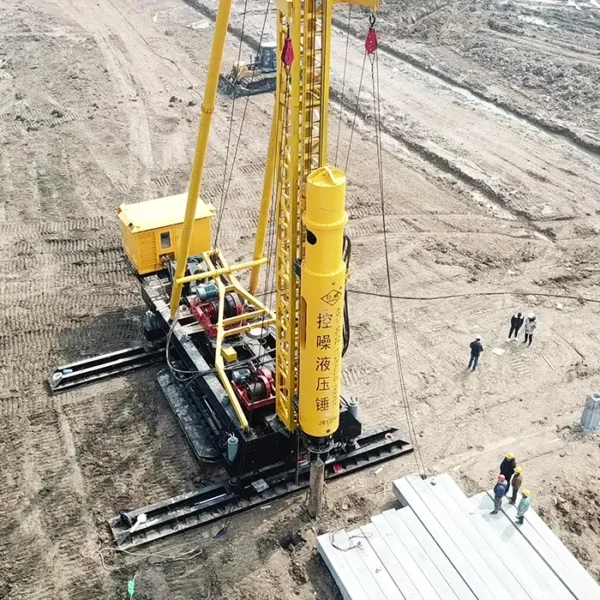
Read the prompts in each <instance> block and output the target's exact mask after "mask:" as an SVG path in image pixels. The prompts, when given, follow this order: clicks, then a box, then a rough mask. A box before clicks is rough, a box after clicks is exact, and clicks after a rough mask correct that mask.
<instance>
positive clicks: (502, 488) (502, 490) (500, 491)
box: [491, 475, 507, 515]
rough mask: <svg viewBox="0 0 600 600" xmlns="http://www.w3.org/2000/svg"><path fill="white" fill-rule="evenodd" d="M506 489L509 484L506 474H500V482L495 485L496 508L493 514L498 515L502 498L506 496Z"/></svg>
mask: <svg viewBox="0 0 600 600" xmlns="http://www.w3.org/2000/svg"><path fill="white" fill-rule="evenodd" d="M506 490H507V485H506V481H505V478H504V475H498V483H496V485H495V486H494V510H493V511H492V512H491V514H492V515H497V514H498V511H499V510H500V508H501V507H502V498H504V494H506Z"/></svg>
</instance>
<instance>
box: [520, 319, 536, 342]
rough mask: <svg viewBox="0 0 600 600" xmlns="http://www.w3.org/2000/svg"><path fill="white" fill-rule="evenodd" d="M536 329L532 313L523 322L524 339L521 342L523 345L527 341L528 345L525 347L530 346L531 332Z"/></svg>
mask: <svg viewBox="0 0 600 600" xmlns="http://www.w3.org/2000/svg"><path fill="white" fill-rule="evenodd" d="M536 327H537V320H536V317H535V315H534V314H533V313H529V314H528V315H527V319H526V320H525V339H524V340H523V343H524V344H525V343H526V342H527V341H529V343H528V344H527V345H528V346H531V342H532V341H533V332H534V331H535V328H536Z"/></svg>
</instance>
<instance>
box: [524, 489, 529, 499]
mask: <svg viewBox="0 0 600 600" xmlns="http://www.w3.org/2000/svg"><path fill="white" fill-rule="evenodd" d="M523 496H525V498H527V497H528V496H531V492H530V491H529V490H523Z"/></svg>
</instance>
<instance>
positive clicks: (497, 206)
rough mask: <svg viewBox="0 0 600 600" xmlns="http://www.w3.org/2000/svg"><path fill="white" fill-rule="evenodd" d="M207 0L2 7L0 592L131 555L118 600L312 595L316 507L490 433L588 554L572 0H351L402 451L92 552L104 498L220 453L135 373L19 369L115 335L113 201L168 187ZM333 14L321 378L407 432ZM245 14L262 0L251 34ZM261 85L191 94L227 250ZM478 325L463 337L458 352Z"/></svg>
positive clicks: (181, 475)
mask: <svg viewBox="0 0 600 600" xmlns="http://www.w3.org/2000/svg"><path fill="white" fill-rule="evenodd" d="M265 5H266V3H265V2H260V3H259V2H257V1H256V0H248V2H247V4H246V6H244V5H243V3H236V5H235V7H234V14H233V15H232V35H230V36H229V42H228V47H227V49H226V55H225V60H224V67H223V68H224V70H226V69H229V67H230V65H231V63H232V62H233V61H234V60H236V59H237V58H238V47H239V37H236V32H237V34H239V33H240V31H241V29H242V28H243V29H244V32H245V34H246V36H247V37H248V39H247V40H246V41H247V42H248V43H249V44H255V43H256V42H257V41H258V39H259V38H260V34H261V31H262V24H263V21H264V19H265ZM215 7H216V2H215V0H186V1H184V0H138V1H136V2H131V1H128V0H96V1H94V2H88V1H81V0H48V1H47V2H43V3H42V2H35V1H34V0H4V2H2V4H1V6H0V39H1V40H2V44H1V45H0V100H1V104H0V262H1V268H0V474H1V476H0V598H6V599H8V600H41V599H47V600H71V599H72V600H75V599H80V600H93V599H103V600H112V599H114V600H117V599H122V598H125V597H126V591H127V581H128V580H129V579H131V578H132V577H133V576H134V575H136V574H137V578H136V591H135V596H134V598H135V600H143V599H145V600H150V599H153V600H163V599H167V598H168V599H169V600H188V599H190V598H198V599H208V598H229V599H231V600H238V599H239V600H242V599H247V600H251V599H256V600H258V599H264V598H277V599H280V598H281V599H287V598H300V599H304V600H306V599H308V598H327V599H329V598H337V597H338V595H337V594H338V592H337V590H336V588H335V585H334V583H333V580H332V579H331V577H330V575H329V573H328V572H327V570H326V568H325V567H324V565H323V563H322V562H321V560H320V558H319V557H318V555H317V553H316V548H315V539H316V535H317V533H319V532H323V531H328V530H332V529H335V528H336V527H338V526H339V527H340V528H342V527H344V528H347V527H348V526H349V525H351V524H353V523H365V522H367V521H368V517H369V515H371V514H373V513H375V512H377V511H380V510H382V509H384V508H388V507H389V506H390V505H391V503H392V501H393V495H392V492H391V480H392V479H393V478H394V477H398V476H400V475H404V474H408V473H411V472H416V471H417V462H416V460H415V458H420V459H422V463H423V464H424V465H425V467H426V469H427V471H428V472H429V473H435V472H440V473H441V472H450V473H451V474H452V475H453V476H454V477H455V478H456V479H457V480H458V481H459V483H460V484H461V485H462V487H463V488H464V489H465V490H466V491H467V492H468V493H475V492H479V491H482V490H484V489H486V488H488V487H490V485H491V484H492V482H493V481H494V478H495V476H496V473H497V470H498V465H499V462H500V460H501V458H502V456H503V455H504V454H505V453H506V452H507V451H512V452H514V453H515V454H516V455H517V459H518V462H519V463H520V464H521V465H522V467H523V470H524V480H525V485H526V486H527V487H528V488H529V489H530V490H531V491H532V501H533V504H534V506H535V507H536V509H537V510H538V512H539V513H540V514H541V515H542V516H543V517H544V518H545V519H546V521H547V522H548V523H549V524H550V526H551V527H552V528H553V529H554V530H555V531H556V532H557V534H558V535H559V536H560V537H561V539H563V540H564V542H565V543H566V544H567V546H568V547H569V548H570V549H571V550H572V551H573V552H574V553H575V555H576V556H577V557H578V558H579V560H581V561H582V563H583V564H584V565H586V566H587V567H588V568H589V569H590V571H591V572H592V573H593V575H594V576H595V577H596V578H599V577H600V567H599V565H600V542H599V541H598V540H600V517H599V515H600V472H599V470H598V466H599V464H600V439H599V438H598V436H584V435H582V434H580V433H578V429H577V423H578V420H579V418H580V415H581V412H582V409H583V405H584V402H585V398H586V395H587V394H588V393H589V392H591V391H594V390H596V391H597V390H598V389H599V388H600V358H599V357H600V330H599V329H598V322H599V321H598V319H599V313H600V304H599V302H600V293H599V292H598V289H597V288H598V284H599V282H600V267H599V264H600V262H599V258H600V250H599V245H598V234H599V232H600V216H599V215H600V154H599V153H598V144H599V143H600V140H599V139H598V124H599V122H600V111H599V104H598V102H599V96H598V94H599V91H598V90H599V89H600V86H599V83H600V76H599V75H600V62H599V61H600V58H599V57H600V33H599V24H600V9H599V5H598V3H597V2H596V1H595V0H590V1H589V2H580V1H579V0H569V1H568V2H567V1H566V0H545V1H543V2H542V1H541V0H540V1H539V2H529V1H527V0H520V1H518V2H517V1H514V2H512V1H511V2H493V1H491V0H488V1H487V2H475V1H474V0H460V1H456V2H441V1H437V2H436V1H426V2H417V1H416V0H389V1H388V2H386V4H385V6H384V7H383V8H382V10H381V12H380V15H379V17H378V21H377V24H376V27H377V28H378V31H379V38H380V42H381V44H382V48H381V49H380V52H379V59H378V68H379V84H380V85H379V89H380V106H381V113H382V123H381V126H382V136H383V149H384V152H383V158H382V161H383V170H384V197H385V205H386V213H387V228H388V230H389V235H388V244H389V250H390V252H389V258H390V265H389V266H390V271H391V280H392V291H393V294H394V295H396V296H399V297H401V298H399V299H397V300H395V303H394V308H395V314H396V321H397V331H398V341H399V352H400V355H401V358H402V367H403V372H404V380H405V385H406V393H407V396H408V398H409V399H410V407H411V409H412V421H413V423H414V436H415V439H414V441H415V444H416V446H417V448H418V453H415V454H414V455H412V456H409V457H407V458H403V459H401V460H397V461H395V462H392V463H388V464H385V465H384V466H383V467H382V468H377V469H373V470H370V471H366V472H362V473H360V474H357V475H355V476H352V477H351V478H347V479H343V480H339V481H338V482H335V483H332V484H331V485H329V486H327V497H326V501H327V507H326V511H325V514H324V515H323V516H322V517H321V518H320V519H319V520H318V521H317V522H310V521H309V520H308V519H307V518H306V515H305V498H304V497H303V496H294V497H290V498H288V499H287V500H285V501H280V502H276V503H274V504H273V505H271V506H269V507H265V508H264V509H263V510H257V511H255V512H252V513H246V514H243V515H240V516H236V517H234V518H232V519H231V520H230V521H228V522H226V523H225V524H226V525H228V529H227V531H226V534H225V535H222V536H219V537H215V535H216V533H217V532H218V531H219V530H220V529H221V528H222V527H223V524H216V525H214V526H211V527H207V528H204V529H199V530H196V531H192V532H189V533H187V534H185V535H180V536H174V537H172V538H171V539H168V540H165V541H164V542H162V543H160V544H155V545H152V546H149V547H147V548H144V549H142V550H141V551H140V553H136V554H134V555H129V554H120V553H117V552H116V551H115V550H114V548H113V546H112V545H111V540H110V538H109V535H108V530H107V527H106V520H107V519H108V518H109V517H112V516H114V515H115V514H116V513H117V512H118V511H119V510H120V509H123V508H137V507H140V506H143V505H145V504H149V503H152V502H155V501H159V500H162V499H165V498H167V497H169V496H172V495H175V494H178V493H181V492H184V491H187V490H191V489H193V488H194V487H197V486H199V485H202V484H203V483H205V482H208V481H211V480H213V479H214V478H216V477H219V476H220V473H219V472H218V471H217V470H216V469H215V468H211V469H209V468H206V467H202V466H200V465H198V464H197V463H196V462H195V460H194V459H193V457H192V454H191V452H190V451H189V448H188V446H187V443H186V440H185V438H184V436H183V435H182V433H181V431H180V430H179V428H178V425H177V423H176V421H175V419H174V418H173V416H172V414H171V412H170V410H169V407H168V405H167V402H166V401H165V399H164V397H163V396H162V394H161V392H160V390H159V387H158V385H157V383H156V381H155V371H153V370H146V371H144V372H138V373H137V374H134V375H130V376H128V377H123V378H120V379H115V380H111V381H107V382H105V383H102V384H97V385H94V386H90V387H87V388H83V389H80V390H76V391H73V392H69V393H66V394H64V395H61V396H56V397H51V396H49V394H48V393H47V390H46V387H45V385H44V378H45V376H46V375H47V373H48V372H49V371H50V370H51V368H52V367H54V366H55V365H57V364H60V363H64V362H66V361H70V360H76V359H78V358H81V357H85V356H91V355H94V354H98V353H102V352H105V351H110V350H117V349H119V348H122V347H126V346H130V345H134V344H136V343H138V342H139V341H140V340H141V319H142V316H143V310H144V308H143V306H142V301H141V298H140V294H139V290H138V285H137V283H136V280H135V278H134V277H133V275H132V274H131V272H130V271H129V269H128V266H127V264H126V262H125V260H124V258H123V252H122V249H121V241H120V232H119V227H118V222H117V219H116V216H115V208H116V207H117V206H118V205H120V204H121V203H123V202H136V201H141V200H145V199H149V198H154V197H159V196H165V195H169V194H174V193H180V192H183V191H184V190H185V189H186V185H187V180H188V176H189V169H190V163H191V157H192V153H193V147H194V141H195V133H196V129H197V123H198V118H199V116H198V115H199V108H200V100H201V96H202V89H203V83H204V80H205V75H206V70H207V62H208V55H209V51H210V46H211V41H212V33H213V25H214V23H213V18H212V17H213V16H214V10H215ZM244 8H245V9H246V10H245V15H246V18H245V22H244V23H243V24H242V15H243V14H244ZM335 18H336V23H337V24H338V25H337V26H336V29H335V30H334V35H333V47H332V61H331V64H332V98H333V99H334V100H335V102H334V104H333V106H332V112H331V119H330V121H331V122H330V131H329V160H330V162H332V163H335V164H337V165H339V166H340V167H341V168H344V169H346V171H347V176H348V197H347V202H348V212H349V216H350V221H349V225H348V233H349V234H350V236H351V237H352V240H353V256H352V264H351V278H350V281H349V288H350V289H351V290H352V291H351V292H350V294H349V298H350V314H351V319H352V341H351V347H350V350H349V351H348V354H347V356H346V358H345V362H344V374H343V386H344V393H345V395H348V396H350V395H352V396H357V397H359V398H360V401H361V407H362V408H361V411H362V412H361V414H362V416H363V418H364V420H365V421H366V423H367V424H368V425H369V426H377V425H383V424H394V425H397V426H398V427H400V428H401V429H403V430H404V431H405V432H406V435H407V436H408V435H409V430H410V429H411V428H409V427H408V426H407V418H406V411H405V406H404V402H403V398H402V393H401V388H400V384H399V377H398V372H397V367H396V357H395V350H394V341H393V336H392V327H391V318H390V306H389V301H388V299H387V298H386V297H385V296H386V294H387V279H386V264H385V253H384V246H383V235H382V232H383V228H382V214H381V213H382V211H381V199H380V192H379V185H378V173H377V151H376V145H375V130H374V122H373V95H372V77H371V68H370V65H369V62H368V61H367V63H366V67H365V72H364V77H363V82H362V83H363V90H362V94H361V99H362V100H361V103H360V106H359V108H358V111H357V116H356V121H355V122H354V125H353V121H354V106H355V103H356V94H357V90H358V88H359V81H360V79H361V68H362V64H363V49H362V48H363V46H362V44H363V39H364V37H365V35H366V31H367V29H368V18H367V15H365V14H364V13H363V12H361V11H360V10H359V9H358V8H355V9H353V11H352V13H351V14H350V23H351V29H352V31H353V32H354V33H355V34H356V36H357V37H351V38H350V41H349V44H348V46H347V49H346V36H345V33H344V31H345V27H346V23H347V22H348V8H347V7H344V6H341V7H337V8H336V11H335ZM273 24H274V13H273V12H272V7H271V10H270V12H269V14H268V15H267V27H266V36H267V37H268V36H271V35H272V31H273ZM248 53H249V49H248V47H246V46H245V47H244V49H243V52H242V58H247V55H248ZM346 55H347V62H346V61H345V57H346ZM345 64H346V65H347V67H346V69H344V65H345ZM344 71H345V76H344ZM272 103H273V99H272V96H271V95H264V96H257V97H253V98H251V99H250V100H249V102H248V103H247V106H246V101H245V100H243V99H238V100H237V101H236V105H235V114H234V116H233V122H232V123H231V111H232V103H231V100H229V99H227V98H223V97H219V101H218V107H217V110H216V111H215V114H214V119H213V125H214V127H213V131H212V133H211V151H210V155H209V159H208V165H207V170H206V173H205V182H204V188H203V197H204V198H205V199H206V200H208V201H211V202H213V203H214V204H215V205H216V206H217V207H220V206H221V205H222V204H221V203H222V200H223V197H224V193H223V186H225V188H226V190H228V193H227V194H226V197H227V201H226V205H225V208H224V211H223V218H222V223H221V227H220V233H219V238H218V242H219V246H220V247H221V248H223V250H225V251H226V253H227V256H228V257H229V260H230V261H235V260H238V259H245V258H247V257H248V256H249V255H250V254H251V252H252V245H253V240H254V228H255V226H256V220H257V212H258V203H259V197H260V189H261V183H262V179H261V177H262V172H263V168H264V160H265V154H266V141H267V138H268V133H269V122H270V116H271V111H272ZM340 104H342V105H344V106H345V107H346V108H345V110H344V111H343V112H342V114H341V118H340V116H339V115H340V110H339V107H340ZM242 122H243V125H244V127H243V132H242V135H241V138H240V141H239V144H238V141H237V140H238V132H239V128H240V125H241V124H242ZM230 125H231V127H230ZM230 132H231V133H230ZM338 132H339V133H338ZM352 132H353V133H352ZM351 138H352V144H351V148H350V152H348V148H349V144H350V139H351ZM338 140H339V141H338ZM228 145H229V148H230V151H229V154H227V147H228ZM234 154H235V155H236V156H235V165H234V169H233V173H232V175H231V178H230V176H229V175H226V176H224V166H225V161H226V158H228V160H229V164H230V165H231V163H232V159H233V156H234ZM367 294H379V295H381V296H382V297H380V296H370V295H367ZM517 310H521V311H524V312H526V313H527V312H530V311H535V313H536V314H537V315H538V319H539V327H538V329H537V331H536V334H535V336H534V341H533V345H532V346H531V347H525V346H524V344H523V343H521V342H519V343H511V344H509V343H507V342H506V336H507V334H508V326H509V318H510V316H511V314H512V313H514V312H516V311H517ZM476 334H480V335H481V336H482V338H483V344H484V346H485V352H484V355H483V359H482V362H481V368H480V370H479V371H477V372H474V373H470V372H467V371H466V366H467V360H468V345H469V343H470V342H471V341H472V339H473V338H474V336H475V335H476Z"/></svg>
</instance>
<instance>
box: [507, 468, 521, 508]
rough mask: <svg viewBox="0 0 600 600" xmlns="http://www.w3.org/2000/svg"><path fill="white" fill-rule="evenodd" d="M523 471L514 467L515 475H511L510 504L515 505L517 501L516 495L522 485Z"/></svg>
mask: <svg viewBox="0 0 600 600" xmlns="http://www.w3.org/2000/svg"><path fill="white" fill-rule="evenodd" d="M522 473H523V469H521V467H515V474H514V475H513V478H512V481H511V484H512V496H511V498H510V499H509V502H510V503H511V504H515V503H516V501H517V493H518V491H519V489H520V488H521V486H522V485H523V475H522Z"/></svg>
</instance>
